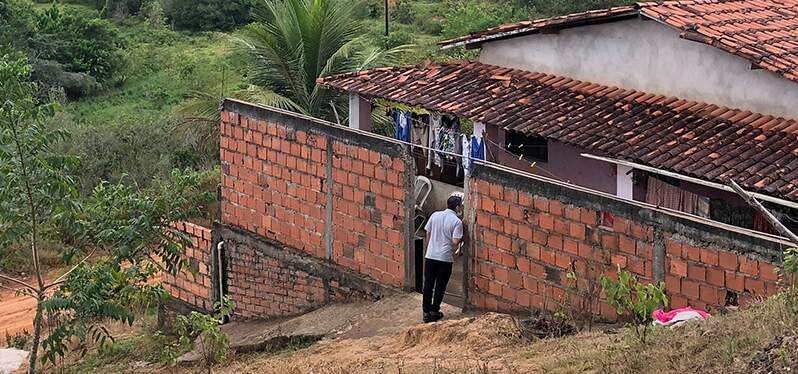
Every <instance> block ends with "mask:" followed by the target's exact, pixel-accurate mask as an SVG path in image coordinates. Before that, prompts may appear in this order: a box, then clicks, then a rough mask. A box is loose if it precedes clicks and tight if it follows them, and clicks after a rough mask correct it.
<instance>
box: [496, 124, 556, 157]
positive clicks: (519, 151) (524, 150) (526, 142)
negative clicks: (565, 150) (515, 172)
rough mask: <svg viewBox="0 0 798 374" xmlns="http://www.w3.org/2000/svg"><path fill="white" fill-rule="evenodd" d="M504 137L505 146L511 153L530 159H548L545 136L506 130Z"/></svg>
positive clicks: (547, 146)
mask: <svg viewBox="0 0 798 374" xmlns="http://www.w3.org/2000/svg"><path fill="white" fill-rule="evenodd" d="M504 139H505V140H504V144H505V148H506V149H507V151H509V152H510V153H512V154H515V155H518V156H523V157H525V158H527V159H530V160H532V161H541V162H548V161H549V145H548V141H547V140H546V138H543V137H540V136H530V135H526V134H524V133H520V132H517V131H507V133H506V136H505V138H504Z"/></svg>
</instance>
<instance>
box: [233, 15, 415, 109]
mask: <svg viewBox="0 0 798 374" xmlns="http://www.w3.org/2000/svg"><path fill="white" fill-rule="evenodd" d="M359 5H362V4H360V2H359V1H352V0H262V1H261V2H260V3H259V9H257V11H256V12H255V14H256V20H257V21H258V22H256V23H253V24H250V25H249V26H246V27H245V28H244V29H243V30H242V31H241V32H240V34H239V35H238V36H237V37H236V39H237V41H238V42H239V45H241V46H242V47H244V49H245V50H246V51H247V52H248V54H249V55H250V56H251V57H252V59H253V60H254V62H255V66H254V68H253V70H252V71H251V72H250V82H251V83H252V84H253V85H255V86H256V87H257V89H252V88H250V89H249V90H248V92H245V93H244V94H245V95H244V96H247V95H249V96H251V97H252V98H254V99H256V100H257V101H259V102H261V103H263V104H266V105H271V106H277V107H281V108H285V109H290V110H294V111H298V112H301V113H303V114H307V115H311V116H315V117H321V118H326V119H330V120H332V119H334V118H335V114H336V111H337V112H339V113H344V112H343V111H341V110H338V109H342V108H343V107H342V103H341V100H340V97H339V96H340V95H338V94H336V93H335V92H334V91H331V90H328V89H326V88H324V87H321V86H319V85H317V84H316V79H317V78H319V77H324V76H328V75H333V74H340V73H346V72H351V71H357V70H362V69H365V68H368V67H372V66H375V65H378V64H389V63H392V62H393V61H394V58H395V57H396V56H397V55H398V54H399V53H401V52H402V51H404V50H406V49H407V46H402V47H397V48H394V49H391V50H387V51H384V50H380V49H378V48H376V47H373V46H369V44H368V43H367V41H366V39H365V37H364V35H365V30H364V29H363V27H362V24H361V23H360V21H359V20H358V19H357V18H356V16H355V9H356V7H358V6H359ZM333 106H337V107H338V108H337V109H333Z"/></svg>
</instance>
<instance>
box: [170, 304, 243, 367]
mask: <svg viewBox="0 0 798 374" xmlns="http://www.w3.org/2000/svg"><path fill="white" fill-rule="evenodd" d="M233 308H235V303H233V302H232V301H231V300H230V299H227V298H225V299H224V301H223V302H216V303H215V304H214V306H213V309H214V310H215V312H214V313H213V314H205V313H198V312H191V314H189V315H188V316H177V320H176V321H175V330H176V332H177V335H178V336H179V337H180V338H179V343H180V345H181V346H185V347H188V348H189V349H195V350H196V351H197V353H199V355H200V357H201V358H202V362H203V364H204V365H205V366H206V367H210V366H212V365H213V364H215V363H218V362H221V361H222V360H224V356H225V353H226V351H227V346H228V344H229V337H228V336H227V334H225V333H223V332H222V330H221V329H220V328H219V322H220V321H222V320H223V319H225V318H227V317H229V316H230V314H232V312H233Z"/></svg>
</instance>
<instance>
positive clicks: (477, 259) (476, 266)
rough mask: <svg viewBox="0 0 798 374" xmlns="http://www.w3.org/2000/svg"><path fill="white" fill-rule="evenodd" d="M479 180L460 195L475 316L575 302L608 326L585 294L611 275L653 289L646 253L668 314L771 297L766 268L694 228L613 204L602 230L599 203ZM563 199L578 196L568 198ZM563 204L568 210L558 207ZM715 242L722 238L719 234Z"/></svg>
mask: <svg viewBox="0 0 798 374" xmlns="http://www.w3.org/2000/svg"><path fill="white" fill-rule="evenodd" d="M483 168H486V167H483ZM492 173H499V174H501V173H506V172H503V171H502V172H498V171H495V170H494V171H493V172H492ZM481 174H485V173H475V175H474V176H473V177H472V178H471V180H470V183H469V196H470V198H471V201H472V202H475V204H474V205H473V217H474V220H475V222H474V225H473V227H472V230H473V232H474V233H475V234H474V241H473V246H472V248H473V256H472V258H471V261H470V265H469V266H470V268H471V269H470V271H471V285H470V287H471V289H470V290H469V300H468V302H469V303H470V304H471V305H473V306H475V307H478V308H484V309H491V310H510V311H513V310H522V309H546V310H550V311H554V310H557V309H558V308H561V307H567V306H568V304H570V305H580V303H584V304H583V305H589V310H592V312H593V313H594V314H597V315H601V316H602V317H604V318H606V319H615V318H616V315H615V313H614V311H613V310H612V309H611V308H610V307H609V306H608V305H607V304H606V303H605V302H604V301H603V300H602V299H601V297H600V294H601V293H600V292H597V293H594V294H595V295H598V297H597V298H593V300H591V299H587V300H586V299H585V298H584V296H585V295H586V293H585V292H584V291H585V290H587V289H588V288H589V287H591V286H592V287H600V286H598V280H599V279H600V277H601V276H602V275H607V276H614V275H615V273H616V268H617V266H620V267H621V268H624V269H626V270H628V271H630V272H632V273H634V274H635V275H636V276H637V277H638V279H639V280H642V281H644V282H652V280H653V278H654V267H655V264H656V261H657V259H656V257H655V255H654V252H655V245H661V246H664V247H666V249H665V251H664V252H665V253H664V257H660V259H659V261H660V262H661V263H662V266H663V267H664V281H665V284H666V288H667V293H668V295H669V296H670V298H671V300H672V306H673V307H681V306H686V305H691V306H693V307H697V308H701V309H707V310H710V311H716V310H717V309H719V308H721V307H723V306H724V305H725V304H726V296H727V292H726V291H727V290H729V291H732V292H734V293H736V294H738V298H739V301H740V302H741V303H743V304H745V303H746V302H748V301H749V300H750V299H751V297H753V296H758V295H762V296H764V295H770V294H773V293H774V292H776V280H777V279H776V276H775V274H774V273H773V269H774V267H775V265H774V264H773V263H770V262H768V261H766V260H763V259H757V258H756V257H757V256H755V255H751V256H750V257H749V255H745V254H740V253H739V252H735V251H731V250H728V249H721V248H719V247H722V246H726V247H728V245H725V244H724V245H721V244H716V243H713V242H712V241H713V240H706V239H705V238H703V236H704V235H703V231H701V229H699V230H697V231H695V233H694V232H693V231H691V234H682V233H678V232H676V230H674V231H671V232H668V231H667V230H669V227H671V226H673V225H668V224H664V223H661V222H664V221H666V220H667V218H663V219H659V221H660V222H656V221H657V220H656V219H653V218H651V217H658V215H662V216H663V217H664V216H665V215H666V214H665V213H662V212H659V211H657V212H656V213H655V212H654V211H653V210H646V208H639V207H635V206H633V205H632V204H628V203H624V202H621V201H617V200H616V201H614V202H612V203H607V204H606V206H607V208H606V209H607V211H608V212H609V213H610V214H611V215H612V217H613V220H612V223H611V224H609V221H605V222H603V223H605V224H606V226H601V225H600V224H601V223H602V220H601V216H602V209H597V208H601V206H602V205H603V202H602V201H601V199H600V198H599V197H598V196H595V197H593V196H591V195H589V194H585V193H584V192H576V191H568V188H566V187H559V188H554V187H552V186H548V187H546V188H540V189H538V190H539V191H535V190H536V189H535V188H529V186H530V185H535V184H538V185H541V184H542V183H544V182H541V181H539V180H535V179H531V178H528V179H527V178H523V177H516V179H517V180H516V182H517V183H508V182H507V181H501V180H496V179H495V178H493V179H492V178H484V179H482V178H481V177H480V175H481ZM515 186H517V187H515ZM555 187H556V186H555ZM569 194H570V195H573V196H578V195H579V194H582V195H584V196H582V198H567V195H569ZM603 199H605V200H607V198H606V197H605V198H603ZM569 200H570V201H574V202H572V203H565V202H563V201H569ZM608 201H609V200H608ZM674 219H675V218H674ZM705 229H706V232H710V231H712V230H720V229H718V228H711V227H709V226H707V227H706V228H705ZM663 230H664V231H663ZM691 235H692V236H691ZM719 235H720V237H722V238H723V237H725V236H726V234H725V233H723V232H720V234H719ZM728 235H729V237H738V236H740V235H737V234H731V233H729V234H728ZM735 235H736V236H735ZM707 236H709V235H707ZM724 240H725V239H721V240H719V241H718V242H722V241H724ZM735 240H738V239H735ZM745 240H746V239H745V238H742V239H739V240H738V242H740V243H741V245H740V249H745V248H746V245H745ZM729 241H731V239H729ZM689 243H693V244H689ZM699 243H703V244H699ZM570 270H573V271H574V272H575V274H577V278H578V279H579V284H578V289H579V290H581V292H574V290H575V289H577V288H575V283H574V282H573V281H572V280H569V279H568V278H567V274H568V272H569V271H570ZM594 289H595V288H594ZM597 290H598V291H600V288H598V289H597Z"/></svg>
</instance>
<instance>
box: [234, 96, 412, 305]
mask: <svg viewBox="0 0 798 374" xmlns="http://www.w3.org/2000/svg"><path fill="white" fill-rule="evenodd" d="M220 142H221V143H220V146H221V165H222V189H221V221H222V224H224V225H230V226H234V227H238V228H241V229H244V230H246V231H248V232H251V233H255V234H257V235H259V236H262V237H263V238H265V239H267V240H269V241H271V242H274V243H277V244H279V245H281V246H283V247H284V248H285V250H287V251H299V252H301V253H304V254H305V255H307V256H311V257H313V258H316V259H323V260H326V261H327V262H329V263H334V264H336V265H338V266H340V267H341V268H342V269H346V270H351V271H355V272H357V273H359V274H361V275H363V276H366V277H369V278H371V279H373V280H376V281H379V282H381V283H383V284H386V285H391V286H399V287H402V286H407V285H408V284H410V283H409V282H410V279H411V277H410V276H409V275H408V274H406V269H408V268H409V267H408V266H406V262H407V261H410V260H411V259H410V258H408V257H407V256H406V255H405V253H407V251H408V248H409V241H410V240H409V235H410V231H411V229H410V227H411V217H410V213H411V210H410V209H408V208H407V207H408V204H409V203H410V202H411V200H412V182H413V177H414V176H415V171H414V170H413V169H412V168H414V166H413V165H412V162H408V160H410V161H412V158H411V157H410V156H409V150H407V149H406V148H405V147H404V146H403V145H402V144H400V143H397V142H395V141H392V140H390V139H386V138H380V137H376V136H373V135H370V134H363V133H360V132H356V131H351V130H349V129H347V128H344V127H340V126H336V125H332V124H329V123H326V122H322V121H319V120H316V119H311V118H307V117H302V116H299V115H297V114H294V113H289V112H283V111H279V110H275V109H269V108H263V107H258V106H254V105H251V104H247V103H242V102H238V101H233V100H227V101H225V103H224V105H223V110H222V128H221V140H220ZM408 165H409V166H408ZM273 265H274V264H273ZM243 274H245V273H243ZM262 280H263V281H264V282H266V278H264V279H262ZM236 281H238V280H237V279H234V278H233V277H230V279H229V284H230V287H236V286H237V285H236V284H235V282H236ZM306 286H307V288H308V289H311V291H308V295H311V296H313V295H312V294H313V292H315V291H312V289H313V288H314V287H315V286H314V285H313V283H312V282H311V283H309V284H307V285H306ZM314 297H315V296H314ZM314 300H315V299H314Z"/></svg>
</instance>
